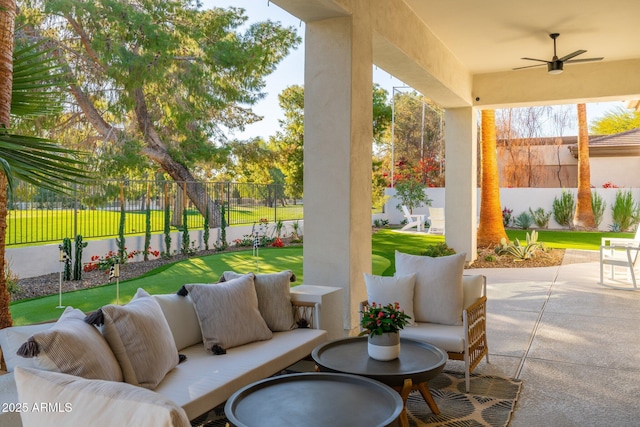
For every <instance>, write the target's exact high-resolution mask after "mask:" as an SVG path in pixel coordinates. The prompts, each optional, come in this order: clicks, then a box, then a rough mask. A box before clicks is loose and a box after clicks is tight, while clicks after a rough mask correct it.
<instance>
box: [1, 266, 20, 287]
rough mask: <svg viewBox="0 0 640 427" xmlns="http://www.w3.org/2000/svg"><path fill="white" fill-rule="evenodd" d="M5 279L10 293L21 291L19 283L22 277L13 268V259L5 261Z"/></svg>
mask: <svg viewBox="0 0 640 427" xmlns="http://www.w3.org/2000/svg"><path fill="white" fill-rule="evenodd" d="M4 280H5V283H6V284H7V291H9V294H10V295H13V294H15V293H17V292H19V291H20V289H21V288H20V285H18V280H20V277H19V276H18V275H17V274H16V273H14V272H13V271H12V270H11V261H5V263H4Z"/></svg>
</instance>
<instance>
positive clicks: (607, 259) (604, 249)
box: [600, 225, 640, 290]
mask: <svg viewBox="0 0 640 427" xmlns="http://www.w3.org/2000/svg"><path fill="white" fill-rule="evenodd" d="M639 255H640V225H639V226H638V227H637V229H636V235H635V237H634V238H632V239H625V238H618V237H603V238H602V243H601V245H600V284H601V285H603V286H607V287H610V288H614V289H623V290H637V289H638V286H637V283H636V272H635V269H636V268H637V267H638V264H640V256H639ZM605 265H610V266H611V276H610V280H611V281H612V282H616V283H620V286H617V285H612V284H609V283H605V281H604V266H605ZM616 266H618V267H624V269H625V270H624V273H625V277H624V279H621V278H617V277H616V271H615V268H616Z"/></svg>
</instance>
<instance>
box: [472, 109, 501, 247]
mask: <svg viewBox="0 0 640 427" xmlns="http://www.w3.org/2000/svg"><path fill="white" fill-rule="evenodd" d="M481 144H482V160H481V163H480V165H481V169H482V173H481V183H480V185H481V193H480V225H479V227H478V235H477V236H478V247H488V246H491V245H497V244H498V243H500V239H502V238H505V239H506V238H507V233H506V232H505V231H504V224H503V222H502V207H501V205H500V181H499V179H498V159H497V155H496V150H497V149H496V114H495V111H494V110H482V142H481Z"/></svg>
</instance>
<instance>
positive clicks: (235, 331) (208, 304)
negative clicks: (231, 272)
mask: <svg viewBox="0 0 640 427" xmlns="http://www.w3.org/2000/svg"><path fill="white" fill-rule="evenodd" d="M185 289H186V290H187V291H188V292H189V295H191V298H192V299H193V304H194V306H195V308H196V313H197V315H198V321H199V322H200V329H201V330H202V338H203V341H204V346H205V348H206V349H207V351H209V352H212V353H216V354H218V353H220V352H222V351H224V350H226V349H229V348H232V347H236V346H239V345H242V344H246V343H250V342H253V341H261V340H268V339H270V338H271V336H272V333H271V330H269V327H268V326H267V324H266V323H265V321H264V319H263V318H262V316H261V315H260V311H259V310H258V297H257V295H256V289H255V286H254V284H253V274H245V275H243V276H241V277H239V278H237V279H232V280H230V281H228V282H222V283H217V284H215V285H185Z"/></svg>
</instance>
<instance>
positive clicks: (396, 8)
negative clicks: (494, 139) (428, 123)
mask: <svg viewBox="0 0 640 427" xmlns="http://www.w3.org/2000/svg"><path fill="white" fill-rule="evenodd" d="M272 1H273V2H274V3H276V4H278V5H280V6H281V7H283V8H284V9H285V10H288V11H289V12H290V13H292V14H294V15H295V16H297V17H299V18H300V19H302V20H304V21H305V22H312V21H318V20H322V19H327V18H332V17H336V16H349V14H350V13H351V10H356V9H359V10H362V5H363V4H366V5H367V6H369V7H370V8H371V12H370V16H371V17H372V19H373V22H374V58H373V60H374V63H375V64H376V65H377V66H379V67H380V68H382V69H384V70H386V71H387V72H389V73H390V74H392V75H394V76H396V77H397V78H399V79H400V80H402V81H403V82H405V83H407V84H409V85H411V86H413V87H414V88H416V89H417V90H419V91H420V92H422V93H424V94H425V95H426V96H428V97H430V98H432V99H434V100H435V101H436V102H438V103H440V104H441V105H443V106H445V107H448V108H451V107H462V106H468V105H474V106H477V107H479V108H496V107H500V106H506V105H511V106H516V105H535V104H553V103H574V102H594V101H596V100H606V99H609V100H613V99H623V100H624V99H635V98H638V97H640V25H639V24H640V22H639V21H640V0H610V1H606V0H485V1H478V0H272ZM360 1H362V2H365V3H361V4H359V3H358V2H360ZM356 5H357V6H358V7H356ZM418 22H419V23H420V25H416V23H418ZM405 24H406V25H405ZM550 33H560V37H559V38H558V40H557V54H558V57H562V56H564V55H567V54H569V53H572V52H574V51H576V50H580V49H584V50H586V51H587V52H586V53H584V54H582V55H580V56H578V57H576V58H575V59H584V58H591V57H604V60H602V61H600V62H587V63H573V64H572V63H567V64H565V66H564V73H562V75H559V76H550V75H548V74H547V69H546V64H545V63H542V62H541V63H539V64H541V66H540V67H537V68H530V69H525V70H519V71H512V69H513V68H516V67H523V66H528V65H536V64H537V63H536V62H534V61H526V60H522V59H521V58H522V57H529V58H537V59H542V60H551V58H552V56H553V40H552V39H551V38H550V37H549V34H550Z"/></svg>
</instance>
